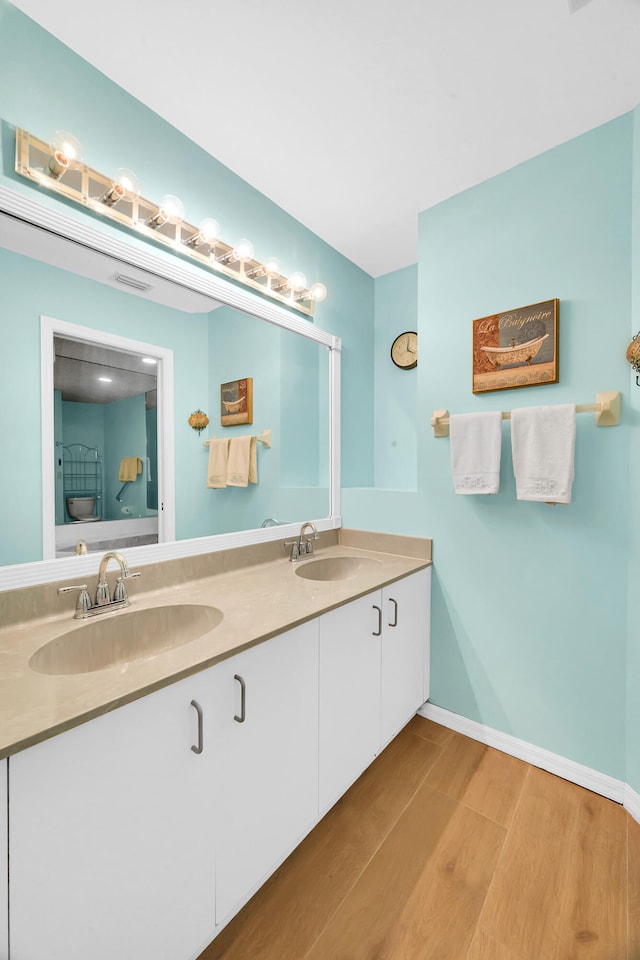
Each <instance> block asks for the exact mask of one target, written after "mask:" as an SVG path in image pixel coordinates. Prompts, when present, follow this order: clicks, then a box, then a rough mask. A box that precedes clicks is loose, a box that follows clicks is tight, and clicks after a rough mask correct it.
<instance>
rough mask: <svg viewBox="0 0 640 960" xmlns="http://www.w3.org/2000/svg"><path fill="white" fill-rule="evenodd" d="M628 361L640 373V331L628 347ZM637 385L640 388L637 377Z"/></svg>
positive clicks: (639, 380) (639, 379) (639, 381)
mask: <svg viewBox="0 0 640 960" xmlns="http://www.w3.org/2000/svg"><path fill="white" fill-rule="evenodd" d="M627 360H628V361H629V363H630V364H631V366H632V367H633V369H634V370H635V372H636V373H640V331H638V333H636V335H635V337H634V338H633V340H632V341H631V343H630V344H629V346H628V347H627ZM636 385H637V386H639V387H640V378H639V377H636Z"/></svg>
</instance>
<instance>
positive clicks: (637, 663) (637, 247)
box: [625, 107, 640, 793]
mask: <svg viewBox="0 0 640 960" xmlns="http://www.w3.org/2000/svg"><path fill="white" fill-rule="evenodd" d="M633 120H634V126H633V171H634V177H633V195H632V211H633V221H632V237H631V289H632V310H631V325H630V328H629V331H628V338H627V339H628V340H631V337H632V336H634V335H635V334H636V333H638V331H640V107H636V109H635V110H634V112H633ZM626 418H627V420H628V422H629V424H630V426H631V427H632V428H634V429H633V433H632V437H633V439H632V441H631V456H630V464H629V466H630V471H629V473H630V480H631V497H630V500H629V504H628V508H627V509H626V510H625V513H626V520H627V523H628V527H629V577H628V588H629V591H628V597H629V601H628V617H627V622H628V647H627V665H628V668H627V698H626V700H627V783H629V784H630V785H631V786H632V787H633V789H634V790H635V791H636V792H637V793H640V618H639V617H638V610H639V605H638V599H637V598H638V593H639V591H640V498H639V496H638V493H639V491H640V443H639V442H638V427H639V426H640V387H639V386H637V385H636V374H635V372H633V371H632V372H631V373H630V389H629V399H628V406H627V411H626Z"/></svg>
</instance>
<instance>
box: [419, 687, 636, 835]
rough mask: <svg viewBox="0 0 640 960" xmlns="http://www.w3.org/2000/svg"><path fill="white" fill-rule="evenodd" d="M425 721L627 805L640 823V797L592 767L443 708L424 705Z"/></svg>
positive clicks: (620, 782) (422, 712) (625, 785)
mask: <svg viewBox="0 0 640 960" xmlns="http://www.w3.org/2000/svg"><path fill="white" fill-rule="evenodd" d="M418 713H419V714H420V716H422V717H426V718H427V719H428V720H433V721H434V723H439V724H441V725H442V726H443V727H449V728H450V729H451V730H456V731H457V732H458V733H463V734H464V735H465V736H467V737H471V739H472V740H479V741H480V743H486V744H487V746H489V747H495V749H496V750H501V751H502V752H503V753H508V754H509V755H510V756H512V757H518V759H519V760H525V761H526V762H527V763H530V764H532V765H533V766H534V767H540V768H541V769H542V770H548V771H549V773H553V774H555V775H556V776H557V777H562V778H563V779H564V780H569V781H570V782H571V783H577V784H578V786H580V787H586V789H587V790H591V791H592V792H593V793H599V794H600V795H601V796H603V797H607V799H609V800H615V802H616V803H624V806H625V809H626V810H628V811H629V813H630V814H631V816H632V817H633V818H634V820H638V821H639V822H640V794H637V793H636V792H635V791H634V790H631V788H630V787H629V786H628V784H625V783H624V781H623V780H616V779H615V778H614V777H609V776H607V774H605V773H600V772H599V771H598V770H593V769H592V768H591V767H585V766H583V765H582V764H581V763H576V762H575V760H567V758H566V757H561V756H560V755H559V754H557V753H551V751H550V750H544V749H543V748H542V747H536V746H535V745H534V744H533V743H527V741H526V740H519V739H518V738H517V737H512V736H511V735H510V734H508V733H502V732H501V731H500V730H494V729H493V728H492V727H487V726H485V725H484V724H483V723H478V721H476V720H468V719H467V718H466V717H462V716H460V715H459V714H457V713H452V712H451V711H450V710H445V709H444V708H443V707H437V706H436V705H435V704H433V703H428V702H427V703H425V704H423V706H422V707H420V709H419V710H418Z"/></svg>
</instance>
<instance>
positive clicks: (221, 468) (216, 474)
mask: <svg viewBox="0 0 640 960" xmlns="http://www.w3.org/2000/svg"><path fill="white" fill-rule="evenodd" d="M228 452H229V441H228V440H227V439H226V438H224V439H220V440H216V439H212V440H209V464H208V468H207V486H208V487H210V488H211V489H213V490H219V489H220V488H221V487H226V485H227V462H228Z"/></svg>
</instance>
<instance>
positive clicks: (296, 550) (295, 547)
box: [284, 540, 301, 560]
mask: <svg viewBox="0 0 640 960" xmlns="http://www.w3.org/2000/svg"><path fill="white" fill-rule="evenodd" d="M300 544H301V541H300V540H285V541H284V546H285V550H286V548H287V547H291V554H290V556H289V559H290V560H297V559H298V558H299V556H300V549H301V548H300Z"/></svg>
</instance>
